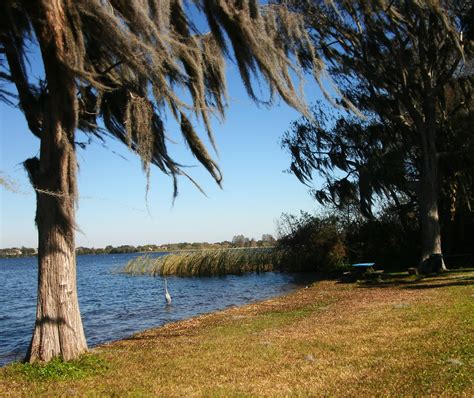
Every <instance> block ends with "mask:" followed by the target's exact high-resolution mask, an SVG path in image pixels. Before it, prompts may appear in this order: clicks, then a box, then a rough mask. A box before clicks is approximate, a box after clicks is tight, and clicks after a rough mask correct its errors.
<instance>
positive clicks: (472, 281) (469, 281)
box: [403, 278, 474, 290]
mask: <svg viewBox="0 0 474 398" xmlns="http://www.w3.org/2000/svg"><path fill="white" fill-rule="evenodd" d="M471 285H474V278H459V279H454V280H452V281H451V282H446V283H444V282H442V283H423V284H415V285H412V286H410V285H408V286H403V288H404V289H416V290H418V289H436V288H439V287H451V286H471Z"/></svg>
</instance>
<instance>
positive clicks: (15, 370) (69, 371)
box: [7, 354, 108, 381]
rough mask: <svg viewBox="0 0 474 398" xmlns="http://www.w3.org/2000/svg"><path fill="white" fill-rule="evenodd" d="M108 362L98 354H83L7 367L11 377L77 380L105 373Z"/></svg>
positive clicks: (35, 379) (37, 379)
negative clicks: (70, 359) (71, 357)
mask: <svg viewBox="0 0 474 398" xmlns="http://www.w3.org/2000/svg"><path fill="white" fill-rule="evenodd" d="M107 369H108V365H107V362H106V361H105V360H104V359H103V358H101V357H98V356H97V355H90V354H89V355H83V356H82V357H80V358H79V359H77V360H74V361H68V362H65V361H63V360H62V359H60V358H55V359H53V360H52V361H51V362H48V363H46V364H44V363H15V364H12V365H10V366H9V367H8V368H7V373H8V375H9V376H10V377H20V378H23V379H25V380H28V381H57V380H75V379H82V378H85V377H89V376H95V375H100V374H103V373H105V372H106V371H107Z"/></svg>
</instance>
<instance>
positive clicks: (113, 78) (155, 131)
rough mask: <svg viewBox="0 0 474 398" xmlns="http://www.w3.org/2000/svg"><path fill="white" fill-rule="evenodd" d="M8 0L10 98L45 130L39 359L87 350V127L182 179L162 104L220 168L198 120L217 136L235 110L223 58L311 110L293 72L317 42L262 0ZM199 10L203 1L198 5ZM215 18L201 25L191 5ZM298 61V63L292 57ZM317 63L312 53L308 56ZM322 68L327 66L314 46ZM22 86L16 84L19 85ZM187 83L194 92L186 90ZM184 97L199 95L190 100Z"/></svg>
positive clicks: (1, 17)
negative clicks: (38, 73)
mask: <svg viewBox="0 0 474 398" xmlns="http://www.w3.org/2000/svg"><path fill="white" fill-rule="evenodd" d="M187 5H188V8H185V7H184V6H183V2H182V1H181V0H163V1H161V0H159V1H158V0H130V1H119V0H106V1H98V0H74V1H72V0H38V1H35V2H33V1H29V0H3V1H2V2H1V3H0V68H1V69H0V83H3V85H0V100H2V101H4V102H7V103H9V104H13V105H16V102H17V101H18V104H17V106H18V108H19V109H21V110H22V112H23V114H24V116H25V118H26V120H27V122H28V126H29V128H30V130H31V132H32V133H33V134H34V135H35V136H36V137H38V138H39V139H40V154H39V157H33V158H31V159H28V160H26V161H25V167H26V169H27V171H28V174H29V177H30V180H31V183H32V185H33V187H34V189H35V191H36V194H37V211H36V224H37V227H38V234H39V250H38V262H39V281H38V304H37V313H36V324H35V329H34V332H33V338H32V341H31V345H30V349H29V352H28V355H27V359H28V360H29V361H37V360H40V361H48V360H50V359H51V358H53V357H56V356H61V357H62V358H64V359H66V360H67V359H71V358H74V357H76V356H78V355H79V354H80V353H81V352H83V351H85V350H86V349H87V345H86V339H85V337H84V332H83V327H82V321H81V317H80V313H79V306H78V300H77V288H76V267H75V264H76V260H75V250H74V247H75V244H74V228H75V204H76V200H77V189H76V168H77V160H76V142H75V137H76V130H77V129H80V130H82V131H83V132H84V133H86V134H89V135H91V136H98V137H112V138H115V139H118V140H119V141H122V142H123V143H125V144H126V145H128V146H129V147H130V148H131V149H132V150H134V151H135V152H136V153H137V154H138V155H139V156H140V158H141V160H142V163H143V169H144V171H145V173H146V174H147V175H148V173H149V169H150V165H151V164H154V165H155V166H157V167H158V168H159V169H160V170H161V171H162V172H164V173H166V174H168V175H170V176H171V177H172V178H173V180H174V192H175V195H176V194H177V183H176V178H177V176H179V175H185V176H186V175H187V174H186V172H185V171H184V170H183V169H182V167H181V166H180V165H179V163H177V162H176V161H175V160H174V159H172V158H171V157H170V155H169V154H168V151H167V139H166V135H165V125H164V122H163V120H164V119H163V114H164V113H168V114H171V115H172V116H173V117H174V118H175V119H176V121H177V122H178V123H179V125H180V126H181V133H182V135H183V137H184V140H185V141H186V143H187V145H188V146H189V149H190V150H191V152H192V153H193V154H194V155H195V157H196V158H197V159H198V161H199V162H200V163H201V164H202V165H204V167H205V168H206V169H207V170H208V171H209V173H210V174H211V175H212V177H213V178H214V179H215V180H216V181H217V183H220V182H221V173H220V171H219V168H218V166H217V164H216V163H215V161H214V160H213V159H212V158H211V156H210V155H209V153H208V151H207V150H206V148H205V146H204V144H203V143H202V141H201V139H200V138H199V136H198V134H197V133H196V131H195V129H194V127H193V124H192V122H191V120H192V116H194V117H195V118H196V119H200V120H201V121H202V122H203V124H204V126H205V127H206V129H207V133H208V135H209V137H210V139H211V141H212V134H211V128H210V117H211V115H212V114H217V115H220V116H222V117H223V116H224V110H225V106H226V84H225V73H224V72H225V65H224V59H225V56H226V55H229V54H230V52H231V50H233V55H234V59H235V61H236V63H237V66H238V69H239V71H240V75H241V77H242V80H243V83H244V85H245V87H246V89H247V92H248V94H249V95H250V97H252V98H253V99H255V100H256V101H258V99H257V98H256V95H255V93H254V90H253V84H252V83H253V80H252V77H253V76H256V75H258V76H260V77H261V78H263V80H264V81H265V82H266V84H267V85H268V87H269V89H270V91H271V92H272V93H275V92H276V93H277V94H278V95H279V96H280V97H281V98H283V99H284V100H285V101H286V102H287V103H288V104H290V105H292V106H293V107H295V108H297V109H299V110H302V111H304V110H305V106H304V104H303V103H302V101H300V100H299V96H298V95H297V92H296V91H295V89H294V87H293V85H292V82H291V78H290V75H291V71H296V72H297V73H299V72H298V62H299V61H300V53H299V52H297V51H298V49H302V48H304V49H306V51H305V53H306V54H305V56H307V54H308V53H312V48H311V44H310V41H309V37H308V35H307V34H306V32H305V30H304V29H303V24H302V20H301V18H299V16H297V15H295V14H293V13H290V12H288V10H287V9H286V8H285V7H278V6H270V5H268V6H265V7H260V6H259V4H258V2H257V1H256V0H246V1H224V0H195V1H193V2H189V3H187ZM189 11H192V12H191V13H190V12H189ZM198 14H200V15H202V16H204V17H205V18H206V19H207V22H208V26H209V30H210V32H208V33H206V32H204V33H203V32H200V31H199V30H198V29H197V28H196V26H195V25H194V24H193V23H192V21H191V20H190V18H189V15H198ZM28 46H32V47H34V48H37V49H39V52H40V59H41V61H42V63H43V67H44V72H45V73H44V76H42V78H41V79H40V80H38V81H34V80H33V76H31V75H29V72H28V69H27V67H26V65H28V64H29V63H30V59H29V55H30V52H28V51H27V47H28ZM292 61H293V62H296V63H292ZM305 62H306V61H305ZM311 63H312V64H313V65H314V67H315V73H317V72H318V71H317V69H318V67H319V63H318V62H317V59H316V58H315V57H313V59H312V61H311ZM9 85H14V86H15V87H16V94H12V93H11V92H9V91H8V88H9ZM178 93H185V94H184V95H183V96H182V97H180V95H179V94H178ZM183 98H190V101H189V103H187V102H186V101H185V100H184V99H183Z"/></svg>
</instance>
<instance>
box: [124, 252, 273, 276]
mask: <svg viewBox="0 0 474 398" xmlns="http://www.w3.org/2000/svg"><path fill="white" fill-rule="evenodd" d="M279 257H280V254H279V253H278V252H277V251H275V250H272V249H269V248H264V249H263V248H245V249H218V250H199V251H192V252H180V253H172V254H169V255H166V256H163V257H158V258H151V257H150V256H141V257H137V258H134V259H132V260H130V261H129V262H128V263H127V264H126V265H125V267H124V268H123V272H124V273H127V274H130V275H144V274H149V275H178V276H214V275H242V274H245V273H248V272H257V273H259V272H267V271H275V270H277V269H278V268H279V265H278V264H279Z"/></svg>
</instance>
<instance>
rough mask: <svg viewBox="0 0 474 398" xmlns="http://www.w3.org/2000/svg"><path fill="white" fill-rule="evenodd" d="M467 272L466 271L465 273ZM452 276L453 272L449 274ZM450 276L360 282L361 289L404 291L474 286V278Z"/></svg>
mask: <svg viewBox="0 0 474 398" xmlns="http://www.w3.org/2000/svg"><path fill="white" fill-rule="evenodd" d="M464 272H465V271H464ZM449 274H451V271H450V272H449ZM449 274H443V275H446V276H444V277H443V276H428V277H422V276H419V277H417V278H416V279H412V280H406V278H407V277H406V276H405V280H404V279H402V278H399V277H398V276H397V277H396V278H393V276H390V277H389V278H390V280H385V281H381V282H378V281H361V282H359V285H358V287H359V288H388V287H391V288H393V287H398V288H402V289H413V290H422V289H436V288H442V287H452V286H471V285H474V276H465V277H456V276H455V277H449Z"/></svg>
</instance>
